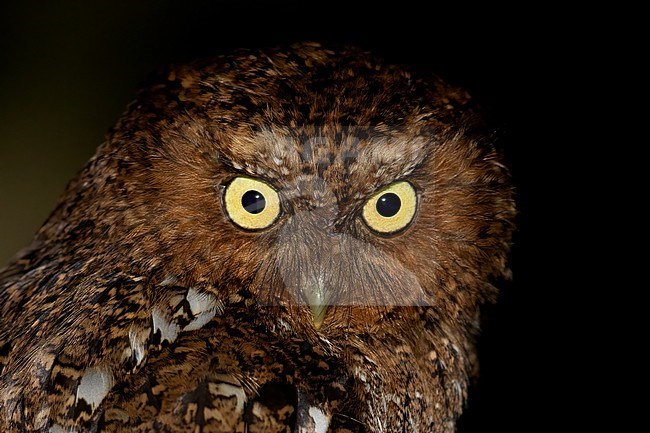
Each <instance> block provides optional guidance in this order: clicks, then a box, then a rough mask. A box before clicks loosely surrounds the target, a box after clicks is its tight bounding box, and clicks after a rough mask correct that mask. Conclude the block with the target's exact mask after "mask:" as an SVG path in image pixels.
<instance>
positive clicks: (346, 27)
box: [0, 0, 580, 433]
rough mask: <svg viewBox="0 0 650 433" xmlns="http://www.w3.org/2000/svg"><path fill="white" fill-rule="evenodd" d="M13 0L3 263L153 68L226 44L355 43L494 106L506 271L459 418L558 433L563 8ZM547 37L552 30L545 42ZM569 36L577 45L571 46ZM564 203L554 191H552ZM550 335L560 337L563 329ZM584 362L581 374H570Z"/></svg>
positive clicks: (0, 123) (2, 192)
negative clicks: (508, 197)
mask: <svg viewBox="0 0 650 433" xmlns="http://www.w3.org/2000/svg"><path fill="white" fill-rule="evenodd" d="M88 3H89V4H87V5H86V4H83V3H82V2H72V1H70V2H64V1H55V2H35V1H25V2H16V4H15V5H13V6H10V5H7V4H6V3H5V4H4V5H3V6H2V8H4V10H0V14H1V15H2V18H1V19H2V20H3V22H1V23H0V24H1V25H2V30H1V31H2V39H1V42H0V43H1V46H0V67H1V70H0V103H1V104H0V140H2V141H1V142H0V208H2V209H3V212H2V213H1V214H2V216H1V217H0V254H1V256H0V260H1V261H2V262H6V261H7V260H8V259H9V257H10V256H11V254H13V252H15V251H17V250H18V249H19V248H20V247H21V246H24V245H25V244H26V243H27V242H28V240H29V238H30V236H31V234H32V233H33V232H34V231H35V230H36V228H37V227H38V225H40V223H42V221H43V220H44V219H45V218H46V216H47V212H48V211H49V210H50V209H51V208H52V205H53V203H54V200H55V199H56V197H57V195H58V194H60V192H61V191H62V190H63V187H64V186H65V183H66V182H67V180H69V178H70V177H71V176H72V175H73V174H74V172H76V171H77V170H78V169H80V168H81V166H82V165H83V163H84V162H85V161H86V160H87V159H88V157H89V156H90V155H91V154H92V153H93V151H94V148H95V147H96V146H97V145H98V144H99V143H100V142H101V140H102V136H103V134H104V132H105V131H106V130H107V129H108V127H109V126H110V125H111V124H112V123H113V122H114V121H115V119H116V118H117V117H118V116H119V114H120V112H121V110H122V109H123V108H124V106H125V105H126V104H127V103H128V102H129V101H130V100H131V99H132V97H133V95H134V90H135V87H136V85H137V83H138V82H139V81H140V80H142V79H143V78H145V76H146V74H147V73H148V72H150V71H152V70H154V69H155V68H157V67H159V66H164V65H165V64H168V63H173V62H182V61H186V60H191V59H193V58H195V57H199V56H209V55H212V54H216V53H220V52H223V51H226V50H227V49H229V48H232V47H242V46H269V45H274V44H277V43H285V42H293V41H300V40H315V41H321V42H326V43H345V44H357V45H360V46H362V47H364V48H367V49H370V50H373V51H374V52H376V53H377V54H379V55H380V56H383V57H385V58H386V59H387V60H389V61H390V62H394V63H407V64H418V65H422V66H425V67H431V68H432V69H434V70H435V71H436V72H437V73H438V74H439V75H441V76H442V77H444V78H445V79H447V80H448V81H450V82H452V83H454V84H457V85H461V86H464V87H466V88H467V89H469V91H470V93H472V94H473V95H474V96H475V97H476V98H477V99H478V100H479V101H480V102H481V103H482V104H483V105H484V106H486V107H487V108H488V109H489V110H490V111H491V113H493V118H494V119H495V131H496V134H495V136H496V137H498V139H499V144H500V146H502V148H503V149H504V150H505V154H506V157H507V159H508V163H509V165H510V166H511V167H512V172H513V176H514V179H515V183H516V186H517V196H518V197H517V200H518V208H519V221H518V226H519V230H518V232H517V235H516V238H515V245H514V249H513V256H512V269H513V275H514V279H513V281H512V282H511V283H508V284H506V285H505V286H504V289H503V291H502V295H501V299H500V300H499V303H498V304H497V305H496V306H492V307H489V308H487V309H486V320H485V325H484V333H483V336H482V338H481V340H480V359H481V371H482V372H481V378H480V380H479V381H478V383H477V384H476V385H475V387H474V388H473V389H472V390H471V398H470V401H469V407H468V409H467V411H466V414H465V415H464V417H463V419H462V421H461V426H460V428H459V431H461V432H463V433H469V432H492V431H499V432H515V431H516V432H522V431H528V430H531V429H543V428H546V429H549V430H551V429H552V430H555V427H556V425H557V419H556V417H558V416H560V415H559V414H562V416H564V417H568V419H569V421H567V420H565V421H564V422H563V425H565V426H567V425H570V424H571V421H570V419H571V411H570V409H569V408H568V406H567V405H566V404H567V402H569V401H570V399H571V398H572V397H571V396H570V395H569V394H570V393H569V392H566V391H565V387H564V386H563V385H564V384H561V383H559V380H557V379H556V373H557V372H558V371H560V370H571V369H572V368H573V366H572V365H573V364H572V362H571V359H570V358H571V356H570V352H569V350H570V349H567V347H566V345H565V344H564V343H562V341H566V334H567V333H568V334H569V335H570V334H571V332H572V331H569V330H567V329H562V328H563V327H562V326H561V325H560V318H561V317H562V315H563V311H562V307H561V304H562V302H558V296H566V294H562V295H558V287H557V286H556V285H555V282H554V281H555V278H554V277H553V275H552V274H554V273H556V272H561V271H560V270H558V267H559V266H560V263H558V262H557V260H556V258H554V257H553V256H552V255H551V254H549V252H550V251H552V250H553V249H554V248H555V245H554V244H553V243H554V238H553V237H552V236H549V230H548V227H549V218H551V219H555V220H557V219H560V218H563V216H562V215H557V214H553V212H549V206H550V204H549V200H548V199H547V198H546V197H547V194H545V193H547V192H548V191H547V190H548V189H549V188H551V187H552V185H553V184H554V183H553V181H552V179H551V178H552V177H554V176H556V175H557V173H556V167H555V165H554V164H555V162H556V161H557V159H558V154H559V155H563V154H566V153H567V150H566V147H564V148H562V145H563V143H562V142H561V140H559V139H558V136H559V135H560V134H557V133H556V132H557V131H556V130H557V129H558V128H560V127H561V119H560V116H559V112H560V111H561V108H560V107H561V106H562V105H566V104H567V103H571V99H570V98H569V99H567V97H566V95H561V92H560V90H559V88H560V87H561V86H562V85H563V84H565V83H566V82H567V81H570V80H571V79H572V76H571V72H570V68H569V62H568V61H567V59H568V58H572V57H575V56H578V55H579V53H580V49H578V48H579V43H578V42H576V41H573V40H571V41H570V40H563V33H564V22H563V19H562V18H558V17H562V16H564V15H563V14H562V11H561V10H547V9H545V8H544V7H542V6H540V7H539V8H535V7H534V6H532V7H530V8H529V9H528V10H526V11H524V10H516V9H515V10H513V9H512V8H509V9H506V8H504V9H499V8H495V7H494V6H490V7H485V6H480V7H478V8H477V6H474V5H471V4H469V3H464V2H456V3H454V4H453V5H452V6H450V5H441V4H436V3H432V5H431V6H430V10H425V8H424V7H423V6H421V5H419V3H420V2H416V1H413V0H402V1H396V2H393V3H390V2H389V3H387V6H385V7H382V6H379V5H378V4H376V3H371V2H351V1H348V2H341V1H327V2H325V1H318V2H292V1H284V2H281V1H271V2H261V1H259V2H255V1H247V2H235V1H228V2H216V1H179V2H172V1H163V0H157V1H153V0H147V1H117V2H115V1H113V2H108V1H94V2H88ZM551 41H553V42H551ZM574 48H575V50H574ZM563 152H564V153H563ZM555 205H557V204H555ZM558 332H562V333H564V334H565V335H564V338H562V339H558V338H557V336H558ZM575 375H579V372H575Z"/></svg>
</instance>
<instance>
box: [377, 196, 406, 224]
mask: <svg viewBox="0 0 650 433" xmlns="http://www.w3.org/2000/svg"><path fill="white" fill-rule="evenodd" d="M401 206H402V201H401V200H400V199H399V197H398V196H397V194H394V193H392V192H387V193H386V194H383V195H382V196H381V197H379V200H377V212H379V215H381V216H383V217H386V218H389V217H392V216H395V215H397V212H399V208H400V207H401Z"/></svg>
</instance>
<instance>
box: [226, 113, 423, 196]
mask: <svg viewBox="0 0 650 433" xmlns="http://www.w3.org/2000/svg"><path fill="white" fill-rule="evenodd" d="M434 140H435V139H434V137H426V136H419V135H415V134H413V132H412V131H404V130H400V129H397V128H395V129H391V128H388V127H385V126H382V127H370V126H369V127H359V126H353V127H350V126H339V125H325V126H304V127H299V128H286V127H281V126H273V125H269V126H265V127H263V128H260V129H259V130H257V131H250V130H248V131H246V132H243V133H239V134H235V135H234V136H232V137H231V138H230V140H229V143H224V144H225V145H224V146H223V147H222V150H221V152H220V155H219V157H220V159H221V160H222V162H224V163H225V165H226V166H229V167H231V168H232V169H233V170H234V171H235V172H240V173H244V174H246V175H249V176H251V177H255V178H261V179H264V180H266V181H268V182H270V183H271V184H273V185H274V186H275V187H276V188H279V189H281V190H287V189H289V190H291V189H309V188H310V187H311V188H315V189H321V188H327V189H331V190H332V191H333V192H335V193H336V194H337V196H339V197H340V196H341V195H346V196H352V197H351V198H353V197H354V196H363V195H366V194H368V193H370V192H372V191H373V190H375V189H377V188H380V187H382V186H385V185H386V184H389V183H392V182H394V181H396V180H400V179H405V178H408V176H409V175H410V174H412V173H413V171H414V170H416V168H417V167H418V166H419V165H421V164H422V163H423V161H424V160H425V158H426V157H427V154H428V153H429V151H430V150H431V148H432V146H433V142H434ZM310 184H312V185H310Z"/></svg>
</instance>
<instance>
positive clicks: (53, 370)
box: [0, 43, 515, 433]
mask: <svg viewBox="0 0 650 433" xmlns="http://www.w3.org/2000/svg"><path fill="white" fill-rule="evenodd" d="M482 125H483V123H482V121H481V117H480V113H479V111H478V109H477V108H476V106H475V104H474V103H473V101H472V99H471V97H470V96H469V95H468V94H467V93H466V92H465V91H464V90H462V89H459V88H456V87H453V86H450V85H448V84H446V83H445V82H443V81H442V80H441V79H440V78H438V77H437V76H435V75H433V74H431V73H429V72H426V71H423V70H419V69H414V68H408V67H398V66H393V65H390V64H386V63H385V62H384V61H382V60H380V59H378V58H376V57H374V56H373V55H371V54H369V53H367V52H365V51H363V50H360V49H357V48H335V49H334V48H329V47H325V46H321V45H319V44H317V43H301V44H296V45H291V46H286V47H280V48H274V49H260V50H253V49H249V50H239V51H233V52H232V53H230V54H227V55H221V56H219V57H214V58H210V59H204V60H198V61H195V62H193V63H190V64H186V65H177V66H171V67H169V68H167V69H164V70H162V71H160V72H159V73H157V74H155V75H153V76H152V77H151V79H150V80H149V82H148V83H147V84H146V85H145V86H143V88H142V89H141V90H140V91H139V92H138V94H137V97H136V99H135V101H134V102H133V103H131V104H130V105H129V106H128V108H127V109H126V111H125V113H124V114H123V116H122V117H121V118H120V119H119V120H118V122H117V124H116V125H115V127H114V128H113V129H111V130H110V132H109V133H108V135H107V138H106V141H105V142H104V143H103V144H102V145H101V146H100V147H99V148H98V150H97V152H96V154H95V155H94V156H93V157H92V158H91V159H90V161H88V163H87V164H86V166H85V168H83V170H82V171H81V172H80V173H79V174H78V175H77V176H76V178H75V179H73V180H72V181H71V183H70V184H69V185H68V187H67V189H66V191H65V193H64V194H63V196H62V198H61V199H60V201H59V202H58V204H57V205H56V208H55V209H54V211H53V212H52V214H51V215H50V217H49V218H48V219H47V221H46V222H45V224H44V225H43V226H42V227H41V229H40V230H39V231H38V232H37V234H36V235H35V237H34V240H33V242H32V243H31V245H29V246H28V247H27V248H26V249H24V250H23V251H21V252H20V253H19V254H18V255H17V256H16V257H15V258H14V259H13V260H12V261H11V262H10V263H9V265H8V266H7V267H5V268H4V269H3V270H1V271H0V308H1V309H2V313H1V314H0V430H1V431H3V432H49V433H63V432H76V433H82V432H116V433H117V432H142V433H144V432H169V433H177V432H203V433H208V432H215V433H216V432H219V433H235V432H238V433H244V432H249V433H279V432H287V433H294V432H295V433H326V432H337V433H353V432H354V433H361V432H363V433H380V432H381V433H396V432H420V433H442V432H447V433H448V432H453V431H454V430H455V424H456V420H457V419H458V417H459V416H460V414H461V412H462V410H463V407H464V403H465V401H466V398H467V390H468V383H469V381H470V380H471V378H472V377H473V375H474V374H475V372H476V365H477V364H476V350H475V345H474V341H475V338H476V336H477V333H478V330H479V312H480V306H481V304H483V303H485V302H487V301H492V300H494V299H495V295H496V289H495V286H494V284H496V283H497V282H498V281H499V280H500V279H502V278H503V277H504V276H507V274H508V269H507V254H508V250H509V247H510V243H511V234H512V231H513V227H514V224H513V220H514V215H515V206H514V202H513V188H512V185H511V181H510V177H509V174H508V171H507V169H506V168H505V167H504V165H503V164H502V162H501V161H500V157H499V154H498V152H497V151H496V150H495V148H494V146H493V145H492V144H491V143H490V140H489V137H487V136H485V135H482V134H481V131H483V130H485V128H483V126H482Z"/></svg>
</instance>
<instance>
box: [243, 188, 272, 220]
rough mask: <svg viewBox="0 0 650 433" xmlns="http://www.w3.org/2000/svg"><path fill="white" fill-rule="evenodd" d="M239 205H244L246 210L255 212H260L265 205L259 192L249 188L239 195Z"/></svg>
mask: <svg viewBox="0 0 650 433" xmlns="http://www.w3.org/2000/svg"><path fill="white" fill-rule="evenodd" d="M241 205H242V206H244V209H246V212H248V213H252V214H256V213H260V212H262V211H263V210H264V208H265V207H266V200H264V196H263V195H262V193H261V192H258V191H255V190H250V191H246V193H244V195H243V196H242V197H241Z"/></svg>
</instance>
